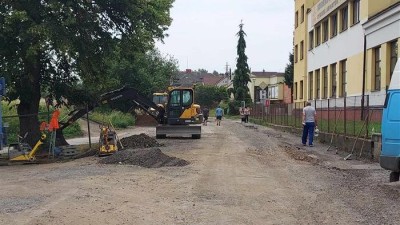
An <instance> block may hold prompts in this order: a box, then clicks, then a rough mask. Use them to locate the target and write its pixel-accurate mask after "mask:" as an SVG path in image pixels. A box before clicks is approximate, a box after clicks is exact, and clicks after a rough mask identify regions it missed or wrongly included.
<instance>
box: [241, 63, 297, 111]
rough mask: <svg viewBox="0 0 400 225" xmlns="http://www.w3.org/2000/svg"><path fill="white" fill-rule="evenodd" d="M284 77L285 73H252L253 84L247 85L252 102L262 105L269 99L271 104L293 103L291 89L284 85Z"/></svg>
mask: <svg viewBox="0 0 400 225" xmlns="http://www.w3.org/2000/svg"><path fill="white" fill-rule="evenodd" d="M284 76H285V74H284V73H279V72H267V71H261V72H251V73H250V80H251V82H249V83H248V84H247V87H248V88H249V91H250V96H251V100H252V101H253V102H254V103H262V104H264V103H265V100H267V99H268V100H269V101H270V103H271V104H278V103H291V102H290V89H289V88H288V87H287V85H285V84H284V80H285V78H284Z"/></svg>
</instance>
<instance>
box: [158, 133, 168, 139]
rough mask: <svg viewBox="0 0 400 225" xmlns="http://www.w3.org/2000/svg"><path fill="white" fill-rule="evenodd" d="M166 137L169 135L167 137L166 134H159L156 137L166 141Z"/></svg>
mask: <svg viewBox="0 0 400 225" xmlns="http://www.w3.org/2000/svg"><path fill="white" fill-rule="evenodd" d="M166 137H167V135H165V134H157V135H156V139H164V138H166Z"/></svg>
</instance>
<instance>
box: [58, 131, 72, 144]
mask: <svg viewBox="0 0 400 225" xmlns="http://www.w3.org/2000/svg"><path fill="white" fill-rule="evenodd" d="M63 145H69V144H68V142H67V141H66V140H65V137H64V134H63V132H62V130H61V129H58V130H57V132H56V146H63Z"/></svg>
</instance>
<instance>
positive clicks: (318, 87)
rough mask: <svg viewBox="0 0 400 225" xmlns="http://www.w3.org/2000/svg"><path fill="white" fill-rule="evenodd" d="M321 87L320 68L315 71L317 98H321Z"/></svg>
mask: <svg viewBox="0 0 400 225" xmlns="http://www.w3.org/2000/svg"><path fill="white" fill-rule="evenodd" d="M320 89H321V76H320V70H316V71H315V90H316V91H317V93H316V96H315V98H316V99H319V98H320V93H321V91H320Z"/></svg>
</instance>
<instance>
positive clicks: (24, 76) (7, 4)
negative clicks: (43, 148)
mask: <svg viewBox="0 0 400 225" xmlns="http://www.w3.org/2000/svg"><path fill="white" fill-rule="evenodd" d="M172 2H173V0H159V1H138V0H134V1H132V0H120V1H107V0H91V1H86V0H78V1H76V0H64V1H22V0H3V1H1V2H0V60H1V61H0V73H1V74H4V76H5V77H6V81H7V84H8V87H9V88H8V90H7V91H8V94H7V95H8V97H9V98H10V100H14V99H19V101H20V103H19V105H18V107H17V112H18V115H19V119H20V134H24V133H25V132H29V134H30V135H29V139H28V142H29V143H31V144H32V143H34V142H35V141H36V140H37V139H38V138H39V136H40V134H39V121H38V116H37V113H38V110H39V101H40V98H41V93H42V92H48V93H53V94H54V95H55V97H56V99H58V98H59V97H60V96H62V95H63V96H67V97H68V96H70V95H73V94H75V93H76V92H75V91H74V88H75V85H76V84H77V83H78V82H79V83H81V84H83V85H82V86H83V87H86V86H85V84H86V83H88V84H93V83H97V84H101V83H102V82H107V81H108V80H104V79H103V78H104V77H103V76H104V71H105V70H107V66H108V65H107V63H106V59H107V57H108V56H109V55H110V53H112V52H113V51H114V50H115V46H116V45H117V44H118V45H119V47H120V48H121V49H124V50H127V49H128V50H129V51H130V52H142V53H144V52H146V51H147V50H149V49H152V48H153V46H154V41H155V39H160V40H162V39H163V38H164V37H165V34H164V32H165V31H166V30H167V28H168V26H169V25H170V24H171V18H170V14H169V10H170V8H171V7H172ZM107 78H109V77H107ZM26 115H29V116H26Z"/></svg>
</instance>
